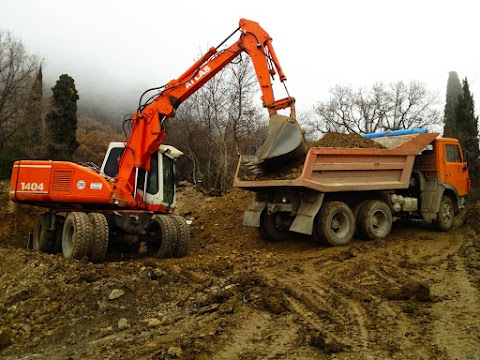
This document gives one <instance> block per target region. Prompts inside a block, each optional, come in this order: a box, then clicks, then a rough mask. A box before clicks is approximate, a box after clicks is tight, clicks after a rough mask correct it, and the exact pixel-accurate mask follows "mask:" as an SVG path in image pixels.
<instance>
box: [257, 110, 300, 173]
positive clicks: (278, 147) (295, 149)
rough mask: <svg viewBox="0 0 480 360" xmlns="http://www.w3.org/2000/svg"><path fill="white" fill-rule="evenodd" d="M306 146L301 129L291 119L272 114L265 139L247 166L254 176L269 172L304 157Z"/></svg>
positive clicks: (295, 121)
mask: <svg viewBox="0 0 480 360" xmlns="http://www.w3.org/2000/svg"><path fill="white" fill-rule="evenodd" d="M306 152H307V145H306V144H305V139H304V136H303V132H302V129H301V127H300V125H299V124H298V122H297V120H295V119H294V118H292V117H289V116H285V115H280V114H273V115H271V116H270V120H269V124H268V132H267V138H266V139H265V142H264V143H263V144H262V145H261V146H260V148H259V149H258V150H257V153H256V154H255V158H254V159H253V160H252V161H251V162H250V163H249V164H248V165H249V167H250V169H251V170H252V171H253V173H255V174H260V173H264V172H268V171H271V170H273V169H275V168H277V167H281V166H284V165H285V164H287V163H290V162H294V161H296V160H298V159H300V158H301V157H302V156H305V154H306Z"/></svg>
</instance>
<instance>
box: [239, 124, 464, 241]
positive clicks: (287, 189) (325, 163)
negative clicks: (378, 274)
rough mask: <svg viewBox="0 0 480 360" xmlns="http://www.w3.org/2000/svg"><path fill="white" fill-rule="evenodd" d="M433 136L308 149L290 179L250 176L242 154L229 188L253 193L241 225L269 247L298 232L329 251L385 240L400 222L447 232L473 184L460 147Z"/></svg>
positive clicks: (392, 136)
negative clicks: (255, 230) (354, 240)
mask: <svg viewBox="0 0 480 360" xmlns="http://www.w3.org/2000/svg"><path fill="white" fill-rule="evenodd" d="M439 135H440V134H439V133H428V132H426V131H425V130H424V129H411V131H400V132H399V131H391V132H386V133H382V134H370V136H369V135H366V136H367V137H369V138H370V140H371V141H375V142H376V143H378V144H380V145H382V146H381V147H382V148H345V147H317V146H314V147H311V148H310V149H309V150H308V153H307V155H306V157H305V161H304V163H303V168H301V174H300V175H299V176H297V177H295V178H293V179H290V178H288V177H285V176H283V175H282V176H283V177H275V176H272V177H268V176H258V177H252V176H250V175H249V172H248V171H249V170H248V164H249V163H250V162H251V156H248V155H242V156H240V159H239V162H238V166H237V170H236V173H235V178H234V187H238V188H242V189H246V190H250V191H252V192H254V197H253V199H252V202H251V204H250V206H249V207H248V209H247V210H246V211H245V213H244V216H243V224H244V225H246V226H251V227H256V228H258V231H259V233H260V235H261V236H262V237H263V238H264V239H266V240H270V241H281V240H285V239H287V238H289V237H291V236H292V235H294V234H295V233H297V234H306V235H311V236H313V238H314V239H315V240H316V241H317V242H319V243H323V244H328V245H333V246H338V245H345V244H347V243H348V242H350V240H351V239H352V238H353V237H354V236H355V237H356V238H362V239H366V240H367V239H382V238H386V237H387V236H388V235H389V233H390V231H391V228H392V223H393V222H394V220H395V221H396V220H398V219H422V220H423V221H426V222H429V223H432V224H433V225H434V226H435V227H436V228H437V229H438V230H440V231H448V230H450V228H451V227H452V225H453V221H454V216H455V214H456V213H457V212H458V211H459V210H460V209H462V208H463V207H464V206H465V204H466V196H467V194H468V192H469V189H470V183H471V182H470V179H469V175H468V167H467V162H466V160H465V158H464V154H463V153H462V148H461V145H460V143H459V142H458V140H456V139H452V138H442V137H439Z"/></svg>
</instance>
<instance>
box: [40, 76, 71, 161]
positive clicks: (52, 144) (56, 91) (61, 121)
mask: <svg viewBox="0 0 480 360" xmlns="http://www.w3.org/2000/svg"><path fill="white" fill-rule="evenodd" d="M52 92H53V99H52V100H53V101H52V102H53V103H52V105H53V110H52V111H50V112H49V113H48V114H47V116H46V118H45V125H46V131H47V156H48V158H49V159H51V160H68V161H72V160H73V153H74V152H75V150H76V149H77V148H78V146H79V144H78V141H77V135H76V132H77V123H78V119H77V100H78V99H79V96H78V92H77V90H76V88H75V82H74V80H73V78H71V77H70V76H68V75H66V74H64V75H61V76H60V78H59V79H58V80H57V83H56V84H55V86H54V87H52Z"/></svg>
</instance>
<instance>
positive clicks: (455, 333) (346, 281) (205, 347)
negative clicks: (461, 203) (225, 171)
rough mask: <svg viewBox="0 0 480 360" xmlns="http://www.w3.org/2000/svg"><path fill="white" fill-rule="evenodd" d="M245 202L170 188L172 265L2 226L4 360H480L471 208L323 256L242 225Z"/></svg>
mask: <svg viewBox="0 0 480 360" xmlns="http://www.w3.org/2000/svg"><path fill="white" fill-rule="evenodd" d="M251 196H252V194H251V193H249V192H246V191H242V190H239V189H235V190H233V191H230V192H228V193H226V194H224V195H223V196H219V197H211V196H208V195H206V194H204V193H203V192H202V191H200V190H199V189H196V188H195V187H193V186H182V187H180V188H179V191H178V198H179V199H178V200H179V201H178V205H179V208H178V213H179V214H180V215H184V216H185V217H186V218H187V219H188V220H189V222H191V225H190V226H191V230H192V235H193V238H192V244H191V247H190V252H189V255H188V256H186V257H184V258H182V259H153V258H148V257H139V258H135V259H131V258H122V257H121V255H120V256H119V257H118V258H116V259H112V260H111V261H109V262H106V263H103V264H92V263H88V262H84V261H68V260H65V259H63V258H62V257H61V256H58V255H47V254H43V253H39V252H34V251H30V250H26V249H18V248H14V246H20V245H22V244H23V243H24V240H21V239H17V238H16V237H15V235H13V234H10V235H8V234H6V232H3V240H2V242H1V244H0V245H1V246H2V247H0V317H1V319H2V322H1V323H0V358H2V359H8V360H10V359H11V360H13V359H25V358H38V359H126V358H128V359H187V360H188V359H201V360H208V359H216V360H217V359H220V360H222V359H223V360H227V359H228V360H230V359H232V360H233V359H245V360H248V359H252V360H253V359H335V358H337V359H352V360H353V359H355V360H357V359H359V360H367V359H413V358H415V359H445V360H446V359H455V358H456V359H477V358H478V354H479V353H480V343H479V342H478V333H479V332H480V320H479V319H478V314H479V313H480V301H479V295H480V290H479V289H480V244H479V242H478V241H477V239H478V236H479V232H478V230H479V229H478V227H476V225H474V223H475V224H476V223H478V222H475V221H473V220H470V219H474V218H471V217H470V214H473V215H475V214H477V215H478V214H480V207H478V206H472V208H471V210H470V211H471V212H472V213H467V212H465V213H464V216H463V218H464V219H465V223H462V222H457V223H456V225H455V226H456V227H455V229H454V230H453V231H451V232H449V233H439V232H435V231H434V230H433V229H432V227H431V226H429V225H419V224H406V225H405V224H402V225H401V226H400V224H396V225H395V226H394V229H393V231H392V234H391V236H390V237H389V238H388V240H378V241H369V242H365V241H361V240H357V239H355V240H354V241H353V242H352V243H351V244H349V245H348V246H344V247H338V248H330V247H318V246H317V245H316V244H315V243H314V242H313V241H311V240H310V239H308V238H305V237H301V236H298V237H294V238H292V239H291V240H290V241H286V242H281V243H267V242H264V241H263V240H262V239H261V238H260V236H259V235H258V234H257V232H256V231H255V229H252V228H246V227H244V226H243V225H242V224H241V219H242V214H243V211H244V210H245V209H246V207H247V206H248V203H249V201H250V199H251ZM3 204H5V202H3ZM6 208H8V209H9V210H8V211H9V212H7V211H6ZM14 208H15V206H14V205H7V206H3V207H2V208H0V211H2V217H0V228H1V229H5V228H10V229H13V228H14V227H13V226H11V225H9V224H10V223H11V222H12V221H13V219H14V218H13V217H12V216H10V215H9V216H7V217H5V216H3V215H5V214H7V213H8V214H13V213H15V211H16V212H17V216H23V217H24V219H25V220H27V218H29V217H30V213H28V212H27V211H28V209H14ZM463 218H462V217H460V218H459V220H462V219H463ZM18 219H19V218H18V217H17V221H18ZM28 221H29V222H28V223H27V224H28V226H29V225H30V224H34V223H35V221H34V220H28ZM16 226H17V228H18V229H21V228H22V231H24V232H25V233H27V232H28V231H27V230H26V229H25V230H23V228H27V227H28V226H27V225H25V226H22V224H20V223H19V224H17V225H16ZM7 247H8V248H7ZM22 247H23V245H22Z"/></svg>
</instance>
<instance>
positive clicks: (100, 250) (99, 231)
mask: <svg viewBox="0 0 480 360" xmlns="http://www.w3.org/2000/svg"><path fill="white" fill-rule="evenodd" d="M88 219H89V220H90V225H91V234H92V235H91V236H92V239H91V241H90V248H89V251H88V257H89V258H90V260H91V261H92V262H94V263H98V262H102V261H103V260H104V259H105V255H106V254H107V249H108V236H109V230H108V222H107V218H106V217H105V215H103V214H101V213H90V214H88Z"/></svg>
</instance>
